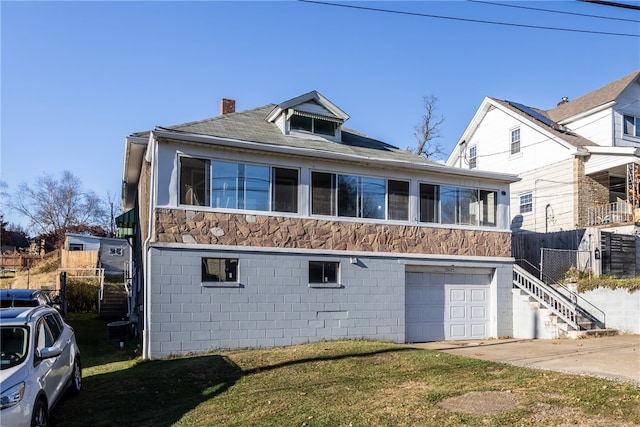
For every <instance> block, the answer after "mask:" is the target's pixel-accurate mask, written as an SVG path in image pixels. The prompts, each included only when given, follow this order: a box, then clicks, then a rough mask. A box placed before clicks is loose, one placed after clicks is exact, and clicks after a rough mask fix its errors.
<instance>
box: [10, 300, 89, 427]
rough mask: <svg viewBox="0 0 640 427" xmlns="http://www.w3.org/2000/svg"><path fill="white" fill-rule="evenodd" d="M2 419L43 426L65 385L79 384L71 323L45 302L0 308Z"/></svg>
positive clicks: (14, 426) (13, 424) (14, 425)
mask: <svg viewBox="0 0 640 427" xmlns="http://www.w3.org/2000/svg"><path fill="white" fill-rule="evenodd" d="M0 333H1V335H0V352H1V353H0V425H1V427H21V426H31V427H36V426H37V427H45V426H47V425H49V412H50V411H51V409H52V408H53V406H54V405H55V404H56V403H58V401H59V400H60V398H61V397H62V396H63V395H64V393H65V391H66V390H70V392H72V393H78V392H79V391H80V387H81V385H82V368H81V364H80V350H79V349H78V345H77V343H76V338H75V333H74V331H73V328H71V326H69V325H68V324H67V323H65V322H64V320H63V319H62V317H61V316H60V313H59V312H58V311H57V310H55V309H53V308H51V307H47V306H38V307H16V308H2V309H0Z"/></svg>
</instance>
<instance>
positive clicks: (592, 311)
mask: <svg viewBox="0 0 640 427" xmlns="http://www.w3.org/2000/svg"><path fill="white" fill-rule="evenodd" d="M516 263H518V264H519V265H520V266H521V268H524V269H525V270H526V271H528V272H529V273H531V271H536V272H538V274H539V275H540V278H539V279H538V280H540V281H541V282H543V283H545V284H546V286H551V287H552V289H556V290H557V289H559V294H560V295H561V296H563V297H565V298H566V300H567V301H569V302H571V303H572V304H574V305H575V307H576V310H577V312H578V315H579V316H581V317H582V318H584V319H586V320H588V321H589V322H591V323H593V325H594V326H595V327H596V328H600V329H604V328H605V323H606V314H605V312H604V311H603V310H601V309H600V308H598V307H596V306H595V305H594V304H592V303H591V302H590V301H589V300H587V299H585V298H584V297H583V296H581V295H580V294H578V293H576V292H574V291H572V290H571V289H569V288H567V287H566V286H565V285H563V284H562V283H558V282H557V281H556V280H554V279H553V278H551V277H549V276H546V275H544V274H543V273H542V272H541V271H540V270H539V269H537V268H536V267H535V266H534V265H533V264H531V263H530V262H529V261H527V260H526V259H518V260H516ZM527 267H528V268H527ZM586 307H588V308H586ZM596 313H597V314H596Z"/></svg>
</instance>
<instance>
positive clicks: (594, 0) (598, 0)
mask: <svg viewBox="0 0 640 427" xmlns="http://www.w3.org/2000/svg"><path fill="white" fill-rule="evenodd" d="M578 1H583V2H585V3H594V4H601V5H602V6H613V7H621V8H624V9H633V10H640V6H636V5H633V4H627V3H618V2H614V1H603V0H578Z"/></svg>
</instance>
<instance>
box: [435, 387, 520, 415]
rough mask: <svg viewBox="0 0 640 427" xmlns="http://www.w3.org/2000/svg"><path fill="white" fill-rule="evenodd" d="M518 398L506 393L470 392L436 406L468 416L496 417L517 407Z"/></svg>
mask: <svg viewBox="0 0 640 427" xmlns="http://www.w3.org/2000/svg"><path fill="white" fill-rule="evenodd" d="M518 400H519V399H518V396H517V395H515V394H513V393H511V392H508V391H472V392H469V393H466V394H463V395H461V396H455V397H450V398H448V399H445V400H443V401H442V402H440V403H439V404H438V406H439V407H441V408H442V409H446V410H448V411H455V412H462V413H465V414H470V415H496V414H501V413H503V412H507V411H511V410H512V409H516V408H517V407H518Z"/></svg>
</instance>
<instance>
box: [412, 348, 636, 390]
mask: <svg viewBox="0 0 640 427" xmlns="http://www.w3.org/2000/svg"><path fill="white" fill-rule="evenodd" d="M409 345H410V346H412V347H418V348H425V349H429V350H437V351H442V352H445V353H450V354H456V355H458V356H465V357H472V358H476V359H484V360H491V361H494V362H502V363H508V364H511V365H517V366H525V367H528V368H536V369H546V370H551V371H558V372H565V373H569V374H578V375H589V376H594V377H599V378H606V379H610V380H614V381H624V382H630V383H633V384H636V385H638V386H640V335H618V336H608V337H595V338H584V339H561V340H518V339H494V340H483V341H440V342H430V343H418V344H409Z"/></svg>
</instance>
